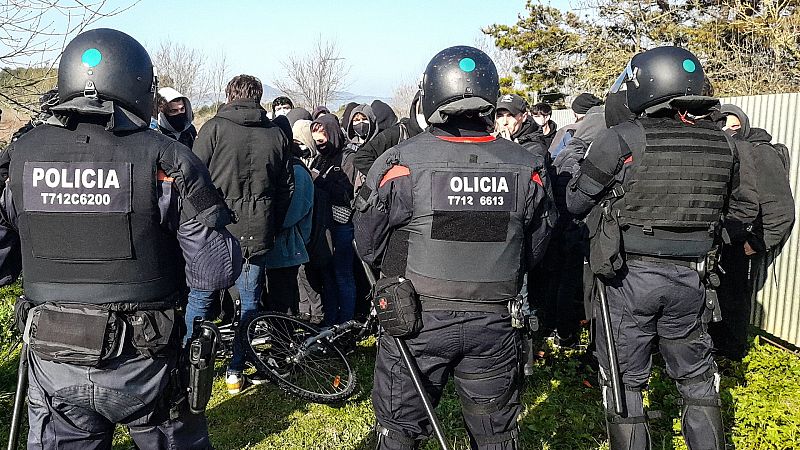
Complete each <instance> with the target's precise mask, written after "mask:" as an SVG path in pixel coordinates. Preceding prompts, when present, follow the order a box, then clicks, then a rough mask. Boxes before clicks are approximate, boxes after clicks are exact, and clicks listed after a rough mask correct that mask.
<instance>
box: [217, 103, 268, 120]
mask: <svg viewBox="0 0 800 450" xmlns="http://www.w3.org/2000/svg"><path fill="white" fill-rule="evenodd" d="M217 117H221V118H223V119H227V120H230V121H231V122H233V123H236V124H238V125H242V126H245V127H272V126H274V125H273V124H272V122H270V120H269V118H268V117H267V111H266V110H265V109H264V108H263V107H261V105H260V104H259V103H258V102H257V101H255V100H234V101H232V102H230V103H226V104H224V105H222V106H221V107H220V108H219V111H217Z"/></svg>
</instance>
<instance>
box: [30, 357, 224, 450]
mask: <svg viewBox="0 0 800 450" xmlns="http://www.w3.org/2000/svg"><path fill="white" fill-rule="evenodd" d="M177 359H178V357H177V351H175V352H171V354H168V355H162V356H156V357H154V358H146V357H144V356H141V355H138V354H135V353H128V354H123V355H121V356H119V357H117V358H114V359H112V360H110V361H107V362H105V363H103V365H102V366H100V367H98V368H93V367H85V366H76V365H72V364H59V363H54V362H51V361H45V360H43V359H41V358H39V357H38V356H37V355H36V353H34V352H33V351H31V353H30V357H29V363H30V365H29V369H28V377H29V380H30V383H29V386H28V421H29V424H30V428H29V431H28V449H29V450H33V449H37V450H44V449H47V450H50V449H59V450H72V449H75V450H84V449H111V443H112V438H113V436H114V428H115V425H116V424H121V425H125V426H126V427H127V428H128V429H129V431H130V435H131V438H132V439H133V441H134V442H135V443H136V446H137V447H138V448H141V449H165V450H166V449H175V448H180V449H210V448H211V443H210V442H209V439H208V426H207V424H206V419H205V416H204V415H195V414H190V413H188V412H185V413H183V414H182V415H181V416H180V417H178V418H177V419H176V420H170V419H169V404H168V403H167V401H166V395H165V389H166V388H167V385H168V382H169V376H170V372H171V371H172V369H173V368H174V367H175V364H176V362H177Z"/></svg>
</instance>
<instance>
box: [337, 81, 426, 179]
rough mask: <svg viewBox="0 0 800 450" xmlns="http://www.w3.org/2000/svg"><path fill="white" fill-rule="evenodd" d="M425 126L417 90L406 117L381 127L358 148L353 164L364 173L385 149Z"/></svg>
mask: <svg viewBox="0 0 800 450" xmlns="http://www.w3.org/2000/svg"><path fill="white" fill-rule="evenodd" d="M427 126H428V124H427V123H426V122H425V116H424V115H423V114H422V113H421V112H420V109H419V92H417V94H416V95H414V99H413V100H412V101H411V108H410V110H409V116H408V118H405V119H402V120H400V122H399V123H397V124H396V125H392V126H391V127H389V128H387V129H383V128H381V131H380V132H379V133H378V134H377V135H376V136H375V137H373V138H372V139H370V140H369V141H368V142H367V143H365V144H364V145H362V146H361V147H359V148H358V152H356V155H355V157H354V158H353V164H354V165H355V167H356V168H357V169H358V171H359V172H361V173H362V174H363V175H366V174H367V173H368V172H369V168H370V167H372V163H374V162H375V160H376V159H377V158H378V157H379V156H380V155H382V154H383V153H384V152H385V151H386V150H389V149H390V148H392V147H394V146H395V145H397V144H399V143H401V142H403V141H405V140H406V139H408V138H410V137H414V136H416V135H418V134H420V133H422V131H423V130H424V129H425V128H426V127H427Z"/></svg>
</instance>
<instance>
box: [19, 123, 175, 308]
mask: <svg viewBox="0 0 800 450" xmlns="http://www.w3.org/2000/svg"><path fill="white" fill-rule="evenodd" d="M161 140H164V141H165V142H159V141H161ZM166 141H168V138H166V137H162V136H161V135H159V134H157V133H155V132H153V131H150V130H146V131H139V132H134V133H126V134H116V135H115V134H112V133H110V132H108V131H105V129H104V127H103V126H101V125H95V124H87V123H80V124H78V125H77V128H76V129H75V130H74V131H70V130H68V129H66V128H61V127H56V126H49V125H46V126H42V127H37V128H36V129H35V130H33V131H32V132H30V133H28V135H26V136H25V138H24V139H21V140H20V141H19V142H17V144H16V148H15V151H14V154H13V155H11V158H12V161H11V166H10V174H9V175H10V180H9V182H10V183H11V189H12V192H13V196H14V198H13V202H14V207H15V208H16V210H17V213H18V228H19V233H20V240H21V246H22V257H23V271H24V274H25V294H26V296H27V297H28V298H29V299H30V300H31V301H33V302H35V303H43V302H74V303H84V304H105V303H134V304H136V303H146V302H149V301H154V302H155V301H163V300H164V299H165V298H166V297H168V296H170V295H171V294H175V293H176V292H177V291H178V290H179V289H180V285H181V278H180V273H181V272H182V259H181V253H180V250H179V248H178V246H177V240H176V239H175V236H174V234H172V235H171V234H170V233H169V232H168V231H167V230H165V229H164V228H163V227H162V226H161V225H160V224H159V222H160V220H159V217H160V216H159V205H158V192H157V185H158V181H157V176H156V171H157V167H158V163H159V158H160V157H163V153H164V149H165V147H167V146H168V144H167V143H166ZM170 163H171V162H170Z"/></svg>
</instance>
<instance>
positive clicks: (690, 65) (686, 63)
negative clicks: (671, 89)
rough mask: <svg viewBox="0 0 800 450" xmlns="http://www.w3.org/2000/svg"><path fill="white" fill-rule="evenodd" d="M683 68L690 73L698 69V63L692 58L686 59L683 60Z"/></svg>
mask: <svg viewBox="0 0 800 450" xmlns="http://www.w3.org/2000/svg"><path fill="white" fill-rule="evenodd" d="M683 70H685V71H687V72H689V73H693V72H694V71H695V70H697V65H696V64H695V63H694V61H692V60H691V59H684V60H683Z"/></svg>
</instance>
